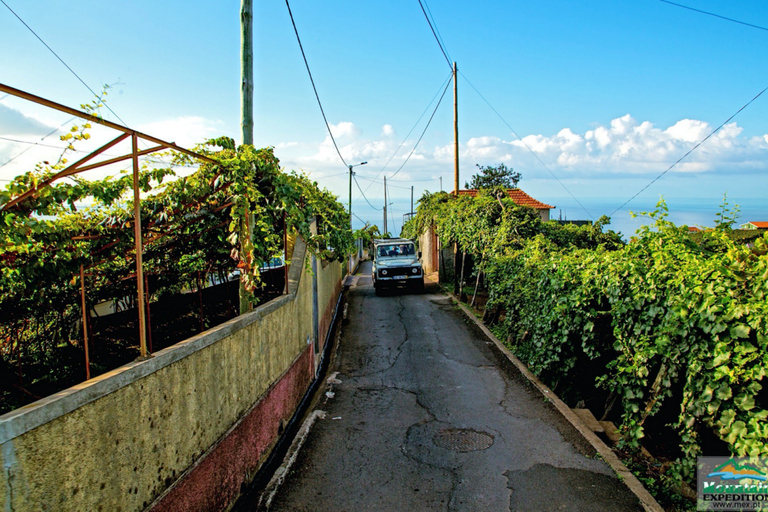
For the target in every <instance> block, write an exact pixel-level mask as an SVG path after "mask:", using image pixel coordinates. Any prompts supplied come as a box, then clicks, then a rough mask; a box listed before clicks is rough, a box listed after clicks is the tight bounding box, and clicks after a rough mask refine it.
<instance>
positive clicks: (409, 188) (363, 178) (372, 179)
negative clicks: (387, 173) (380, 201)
mask: <svg viewBox="0 0 768 512" xmlns="http://www.w3.org/2000/svg"><path fill="white" fill-rule="evenodd" d="M359 178H360V179H361V180H366V181H372V182H375V183H379V182H380V180H377V179H375V178H366V177H365V176H359ZM429 181H433V180H429ZM398 183H404V182H402V181H398ZM387 188H399V189H402V190H411V187H400V186H397V185H390V184H389V178H387Z"/></svg>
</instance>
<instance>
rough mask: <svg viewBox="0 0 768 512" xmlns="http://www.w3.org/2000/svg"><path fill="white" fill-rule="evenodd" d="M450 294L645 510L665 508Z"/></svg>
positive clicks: (648, 511) (596, 437) (558, 399)
mask: <svg viewBox="0 0 768 512" xmlns="http://www.w3.org/2000/svg"><path fill="white" fill-rule="evenodd" d="M447 295H448V296H449V297H450V298H451V300H453V301H454V302H455V303H456V304H458V306H459V307H460V308H461V310H462V311H463V312H464V314H465V315H467V317H468V318H470V319H471V320H472V321H473V322H474V323H475V325H477V326H478V327H479V328H480V329H481V330H482V331H483V333H485V335H486V336H487V337H488V339H490V340H491V341H492V342H493V343H494V344H495V345H496V348H498V349H499V350H500V351H501V353H502V354H504V356H506V358H507V359H508V360H509V361H510V362H511V363H512V364H514V365H515V367H516V368H517V369H518V370H519V371H520V373H521V374H522V375H523V376H524V377H525V378H526V379H528V381H529V382H530V383H531V384H533V385H534V386H535V387H536V388H537V389H538V390H539V391H540V392H541V394H542V395H543V396H544V397H545V398H546V399H548V400H549V401H550V402H551V403H552V404H553V405H554V406H555V408H556V409H557V410H558V411H559V412H560V414H562V415H563V417H564V418H565V419H566V420H568V422H569V423H570V424H571V425H573V427H574V428H575V429H576V430H577V431H578V432H579V434H581V435H582V437H584V439H586V440H587V442H589V444H590V445H592V447H593V448H594V449H595V450H596V451H597V453H598V454H599V455H600V457H601V458H602V459H603V460H604V461H605V462H606V463H607V464H608V465H609V466H610V467H611V469H613V471H614V472H615V473H616V475H617V476H618V477H619V480H621V481H622V482H623V483H624V484H625V485H626V486H627V488H628V489H629V490H630V491H632V493H633V494H634V495H635V496H637V498H638V500H640V504H641V505H642V506H643V508H644V509H645V510H646V512H664V509H663V508H662V507H661V505H659V504H658V502H657V501H656V499H654V497H653V496H651V493H649V492H648V490H647V489H646V488H645V487H643V484H642V483H640V481H639V480H638V479H637V477H636V476H635V475H634V474H632V472H631V471H630V470H629V469H627V467H626V466H625V465H624V463H623V462H621V460H620V459H619V457H618V456H617V455H616V453H615V452H614V451H613V450H612V449H611V448H610V447H609V446H608V445H607V444H605V443H604V442H603V440H602V439H600V438H599V437H598V436H597V435H596V434H595V433H594V432H592V430H590V429H589V427H587V426H586V425H585V424H584V422H583V421H581V419H580V418H579V417H578V416H576V414H575V413H574V412H573V411H572V410H571V409H570V408H569V407H568V406H567V405H565V403H564V402H563V401H562V400H560V398H558V396H557V395H556V394H555V393H554V392H553V391H552V390H551V389H549V387H547V386H546V385H545V384H544V383H543V382H541V381H540V380H539V378H538V377H537V376H536V375H534V374H533V373H532V372H531V371H530V370H529V369H528V367H527V366H526V365H524V364H523V362H522V361H520V360H519V359H518V358H517V357H516V356H515V355H514V354H513V353H512V352H511V351H510V350H509V349H508V348H507V347H506V346H505V345H504V344H503V343H502V342H501V341H500V340H499V339H498V338H497V337H496V336H494V334H493V333H492V332H491V331H490V329H488V327H486V326H485V324H483V323H482V321H480V320H478V318H477V317H476V316H475V315H474V314H473V313H472V312H471V311H470V310H469V309H468V308H467V307H466V306H465V305H464V304H462V303H461V302H459V301H458V300H457V299H456V297H455V296H454V295H453V294H451V293H447Z"/></svg>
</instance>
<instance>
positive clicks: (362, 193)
mask: <svg viewBox="0 0 768 512" xmlns="http://www.w3.org/2000/svg"><path fill="white" fill-rule="evenodd" d="M352 177H353V178H354V179H355V185H357V190H359V191H360V194H361V195H362V196H363V199H365V202H366V203H368V206H370V207H371V208H373V209H374V210H376V211H379V210H383V208H376V207H375V206H373V205H372V204H371V202H370V201H369V200H368V198H367V197H365V192H363V189H361V188H360V184H359V183H358V182H357V176H355V175H354V174H353V175H352Z"/></svg>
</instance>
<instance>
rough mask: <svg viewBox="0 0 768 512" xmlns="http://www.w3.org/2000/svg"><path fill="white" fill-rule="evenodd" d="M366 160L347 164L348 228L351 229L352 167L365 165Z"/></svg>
mask: <svg viewBox="0 0 768 512" xmlns="http://www.w3.org/2000/svg"><path fill="white" fill-rule="evenodd" d="M367 163H368V162H360V163H359V164H355V165H350V166H349V228H350V229H352V175H353V173H352V168H353V167H357V166H358V165H365V164H367Z"/></svg>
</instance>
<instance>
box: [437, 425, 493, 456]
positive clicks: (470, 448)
mask: <svg viewBox="0 0 768 512" xmlns="http://www.w3.org/2000/svg"><path fill="white" fill-rule="evenodd" d="M432 441H433V442H434V443H435V444H436V445H437V446H439V447H441V448H448V449H449V450H455V451H457V452H474V451H477V450H485V449H487V448H490V447H491V446H492V445H493V437H492V436H491V435H489V434H486V433H485V432H477V431H476V430H468V429H460V428H456V429H446V430H441V431H440V432H438V433H437V435H435V437H434V439H433V440H432Z"/></svg>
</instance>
